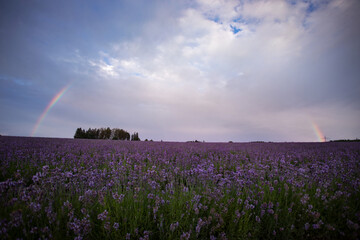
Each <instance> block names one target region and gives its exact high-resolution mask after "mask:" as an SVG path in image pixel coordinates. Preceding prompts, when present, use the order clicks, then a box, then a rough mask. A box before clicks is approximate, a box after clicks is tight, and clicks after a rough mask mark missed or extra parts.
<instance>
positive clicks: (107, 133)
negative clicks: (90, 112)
mask: <svg viewBox="0 0 360 240" xmlns="http://www.w3.org/2000/svg"><path fill="white" fill-rule="evenodd" d="M110 137H111V129H110V128H109V127H107V128H106V129H105V139H110Z"/></svg>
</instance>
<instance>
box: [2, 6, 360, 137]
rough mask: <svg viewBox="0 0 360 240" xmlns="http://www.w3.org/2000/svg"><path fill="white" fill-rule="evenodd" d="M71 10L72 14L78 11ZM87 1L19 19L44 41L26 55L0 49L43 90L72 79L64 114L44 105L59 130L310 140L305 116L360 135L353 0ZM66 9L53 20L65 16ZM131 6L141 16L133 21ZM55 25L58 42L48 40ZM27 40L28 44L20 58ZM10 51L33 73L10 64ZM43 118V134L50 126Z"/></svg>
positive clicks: (337, 131) (335, 131)
mask: <svg viewBox="0 0 360 240" xmlns="http://www.w3.org/2000/svg"><path fill="white" fill-rule="evenodd" d="M142 4H143V5H144V7H142V8H139V6H141V5H142ZM50 5H51V4H50ZM120 5H121V4H120ZM150 5H151V6H150ZM71 6H72V7H73V10H72V11H75V12H76V9H78V7H79V6H76V4H75V5H71ZM90 6H91V4H90V5H89V6H87V7H86V8H85V9H86V10H85V11H84V12H82V13H80V14H79V16H75V12H70V13H69V14H70V16H69V19H71V20H72V21H67V20H65V23H62V24H60V25H57V24H55V23H54V22H55V21H49V23H48V24H45V25H44V26H43V25H38V26H37V25H29V26H27V27H25V29H28V30H32V29H34V28H35V29H36V28H38V29H37V30H39V32H41V33H42V34H41V35H40V36H42V37H44V38H45V40H46V41H47V42H48V45H46V44H45V45H44V46H42V47H41V46H39V49H36V50H35V53H34V56H36V58H35V61H34V62H31V61H28V60H25V58H23V57H20V56H21V53H20V52H17V51H15V50H14V48H15V47H17V44H16V45H14V47H13V50H11V51H6V52H5V55H6V56H9V57H10V59H13V60H10V61H9V62H7V67H3V68H1V69H0V70H1V71H0V74H8V75H11V76H16V77H19V79H35V80H33V83H34V85H29V86H26V87H28V88H36V87H38V88H39V86H40V85H41V84H40V83H42V84H43V85H47V86H48V88H49V89H51V88H52V89H54V90H53V91H52V92H57V91H56V89H57V90H58V89H60V88H61V87H63V86H64V85H65V84H66V83H68V82H69V81H74V84H73V87H72V88H71V90H69V91H68V93H67V96H64V97H63V98H62V101H63V104H64V105H63V106H66V108H67V111H65V112H64V115H59V114H58V115H56V111H57V110H56V108H54V109H53V110H52V111H53V116H57V117H58V118H63V120H64V121H63V122H64V128H65V127H66V126H68V129H69V130H67V131H63V132H64V133H65V132H66V136H70V137H71V136H72V131H74V129H73V126H74V125H76V124H79V125H81V124H83V125H84V127H85V125H86V127H102V126H105V125H106V126H108V125H110V126H112V127H122V128H125V129H129V130H130V131H139V132H140V133H141V132H143V133H144V138H149V139H150V138H152V139H158V140H159V139H164V140H165V139H169V140H190V139H189V138H197V139H199V140H207V141H227V140H239V141H240V140H241V141H246V140H257V139H259V140H278V141H284V140H297V141H311V140H316V136H314V134H313V132H312V128H311V121H317V123H318V124H319V126H320V127H323V128H324V129H325V130H326V132H328V133H329V134H328V135H331V136H333V137H334V138H336V137H337V136H339V137H340V136H344V135H343V134H342V133H346V136H348V138H351V137H357V136H356V134H360V132H359V131H358V129H360V128H359V124H358V123H356V121H353V119H356V118H358V117H359V102H360V101H359V100H360V99H359V96H360V94H358V93H359V90H360V83H359V81H358V77H359V75H360V70H359V69H358V66H359V61H360V49H359V44H358V43H359V42H360V31H359V30H358V29H357V27H356V24H355V23H356V22H357V20H358V18H359V17H358V14H357V13H358V10H359V7H360V4H359V3H358V2H357V1H355V0H349V1H341V0H333V1H291V2H290V1H280V0H279V1H266V0H264V1H260V0H259V1H221V0H214V1H200V0H199V1H189V2H182V3H179V2H177V1H170V2H168V3H167V4H165V5H162V4H160V2H155V4H153V5H152V4H148V3H146V2H143V1H140V2H137V1H134V3H132V4H130V5H127V4H124V5H121V6H115V7H113V8H110V7H109V6H107V5H106V4H104V6H101V7H100V9H99V10H98V11H97V10H93V9H92V8H91V7H90ZM43 7H44V8H45V9H46V8H50V7H49V6H43ZM68 7H69V6H66V7H64V8H62V9H61V11H59V13H57V15H55V17H54V18H55V19H56V20H63V19H64V18H65V17H66V14H65V13H66V11H65V10H66V9H67V8H68ZM146 7H149V8H146ZM50 9H53V6H52V7H51V8H50ZM114 9H115V10H114ZM138 12H141V13H142V14H143V15H141V17H139V18H136V17H134V16H135V15H136V16H139V15H137V14H135V13H138ZM30 13H31V12H30ZM30 13H29V12H28V13H27V14H28V15H29V14H30ZM105 13H109V14H106V17H105V18H104V19H102V17H101V16H105V15H104V14H105ZM133 14H135V15H133ZM28 15H26V16H28ZM30 15H31V16H32V14H30ZM40 15H45V16H47V14H44V13H41V14H40ZM31 19H33V18H31ZM86 19H89V21H90V22H89V24H87V23H86V21H85V20H86ZM52 20H54V19H52ZM70 22H71V23H73V24H70ZM90 23H93V25H92V24H90ZM36 26H37V27H36ZM49 26H51V27H54V30H52V29H50V28H49ZM89 26H92V27H89ZM58 30H61V31H60V32H61V34H63V36H62V37H61V38H63V39H65V42H64V44H62V43H61V42H60V41H55V40H54V39H52V38H51V37H50V36H51V34H52V33H54V32H56V31H58ZM15 33H16V34H15V35H13V36H12V37H13V38H14V39H15V40H16V41H20V42H21V40H20V37H18V35H19V36H23V34H25V31H24V30H22V29H19V30H18V31H15ZM33 38H35V40H31V41H29V42H27V43H26V44H25V46H28V47H26V49H24V51H25V52H27V54H28V55H29V56H32V54H31V53H30V52H29V51H30V50H29V49H30V47H31V46H33V44H35V43H34V42H36V39H37V36H36V35H34V36H33ZM2 48H4V44H3V43H2ZM45 50H49V51H45ZM16 59H20V63H22V65H23V66H32V67H33V69H35V71H33V70H31V69H30V68H29V67H20V69H21V72H20V73H19V72H18V73H16V71H14V70H11V69H15V67H14V66H15V62H17V64H18V63H19V61H16ZM34 65H38V66H37V67H36V66H34ZM43 68H48V70H43ZM36 70H37V71H42V72H43V75H41V76H40V77H39V74H37V73H36V72H37V71H36ZM54 73H55V74H54ZM56 73H59V74H58V75H57V74H56ZM20 77H22V78H20ZM45 79H46V80H45ZM22 87H25V86H22ZM12 88H14V89H15V88H17V87H14V86H13V87H12ZM44 89H46V86H44ZM48 98H50V99H51V96H49V97H48ZM13 99H15V94H13ZM45 101H46V100H45ZM58 111H60V106H59V108H58ZM38 112H41V110H39V111H38ZM340 112H341V114H342V117H339V113H340ZM34 115H36V113H35V112H34ZM49 115H51V114H49ZM62 116H63V117H62ZM344 116H345V117H344ZM34 119H36V116H34ZM50 119H51V116H49V121H44V129H43V134H44V135H46V133H50V132H51V131H50V130H49V129H51V127H52V126H54V124H55V122H56V121H55V120H53V121H50ZM344 122H346V123H347V126H346V127H344ZM72 123H74V124H72ZM75 123H76V124H75ZM46 129H48V130H46ZM356 129H357V130H356ZM39 130H40V129H39ZM51 134H54V132H51ZM325 134H327V133H325Z"/></svg>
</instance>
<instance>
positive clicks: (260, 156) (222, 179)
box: [0, 137, 360, 239]
mask: <svg viewBox="0 0 360 240" xmlns="http://www.w3.org/2000/svg"><path fill="white" fill-rule="evenodd" d="M0 161H1V166H0V204H1V208H0V238H1V239H17V238H19V239H39V238H40V239H359V237H360V228H359V223H360V143H167V142H130V141H111V140H84V139H82V140H81V139H78V140H73V139H50V138H48V139H47V138H21V137H0Z"/></svg>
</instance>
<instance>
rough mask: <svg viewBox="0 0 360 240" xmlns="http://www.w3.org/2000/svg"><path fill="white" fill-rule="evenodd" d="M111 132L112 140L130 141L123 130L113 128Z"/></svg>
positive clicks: (128, 135) (127, 134)
mask: <svg viewBox="0 0 360 240" xmlns="http://www.w3.org/2000/svg"><path fill="white" fill-rule="evenodd" d="M112 132H113V134H112V135H113V138H112V139H114V140H130V134H129V133H128V132H127V131H125V130H124V129H118V128H114V129H113V130H112Z"/></svg>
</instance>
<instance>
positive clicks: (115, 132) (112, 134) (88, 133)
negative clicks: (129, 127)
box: [74, 127, 140, 141]
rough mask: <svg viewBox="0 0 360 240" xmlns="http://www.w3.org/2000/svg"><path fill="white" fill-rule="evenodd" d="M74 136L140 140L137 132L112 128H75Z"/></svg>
mask: <svg viewBox="0 0 360 240" xmlns="http://www.w3.org/2000/svg"><path fill="white" fill-rule="evenodd" d="M74 138H87V139H113V140H131V141H140V138H139V133H137V132H135V133H133V134H131V136H130V133H128V132H127V131H125V130H124V129H119V128H113V129H110V128H109V127H107V128H89V129H88V130H85V129H82V128H78V129H76V132H75V135H74Z"/></svg>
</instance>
